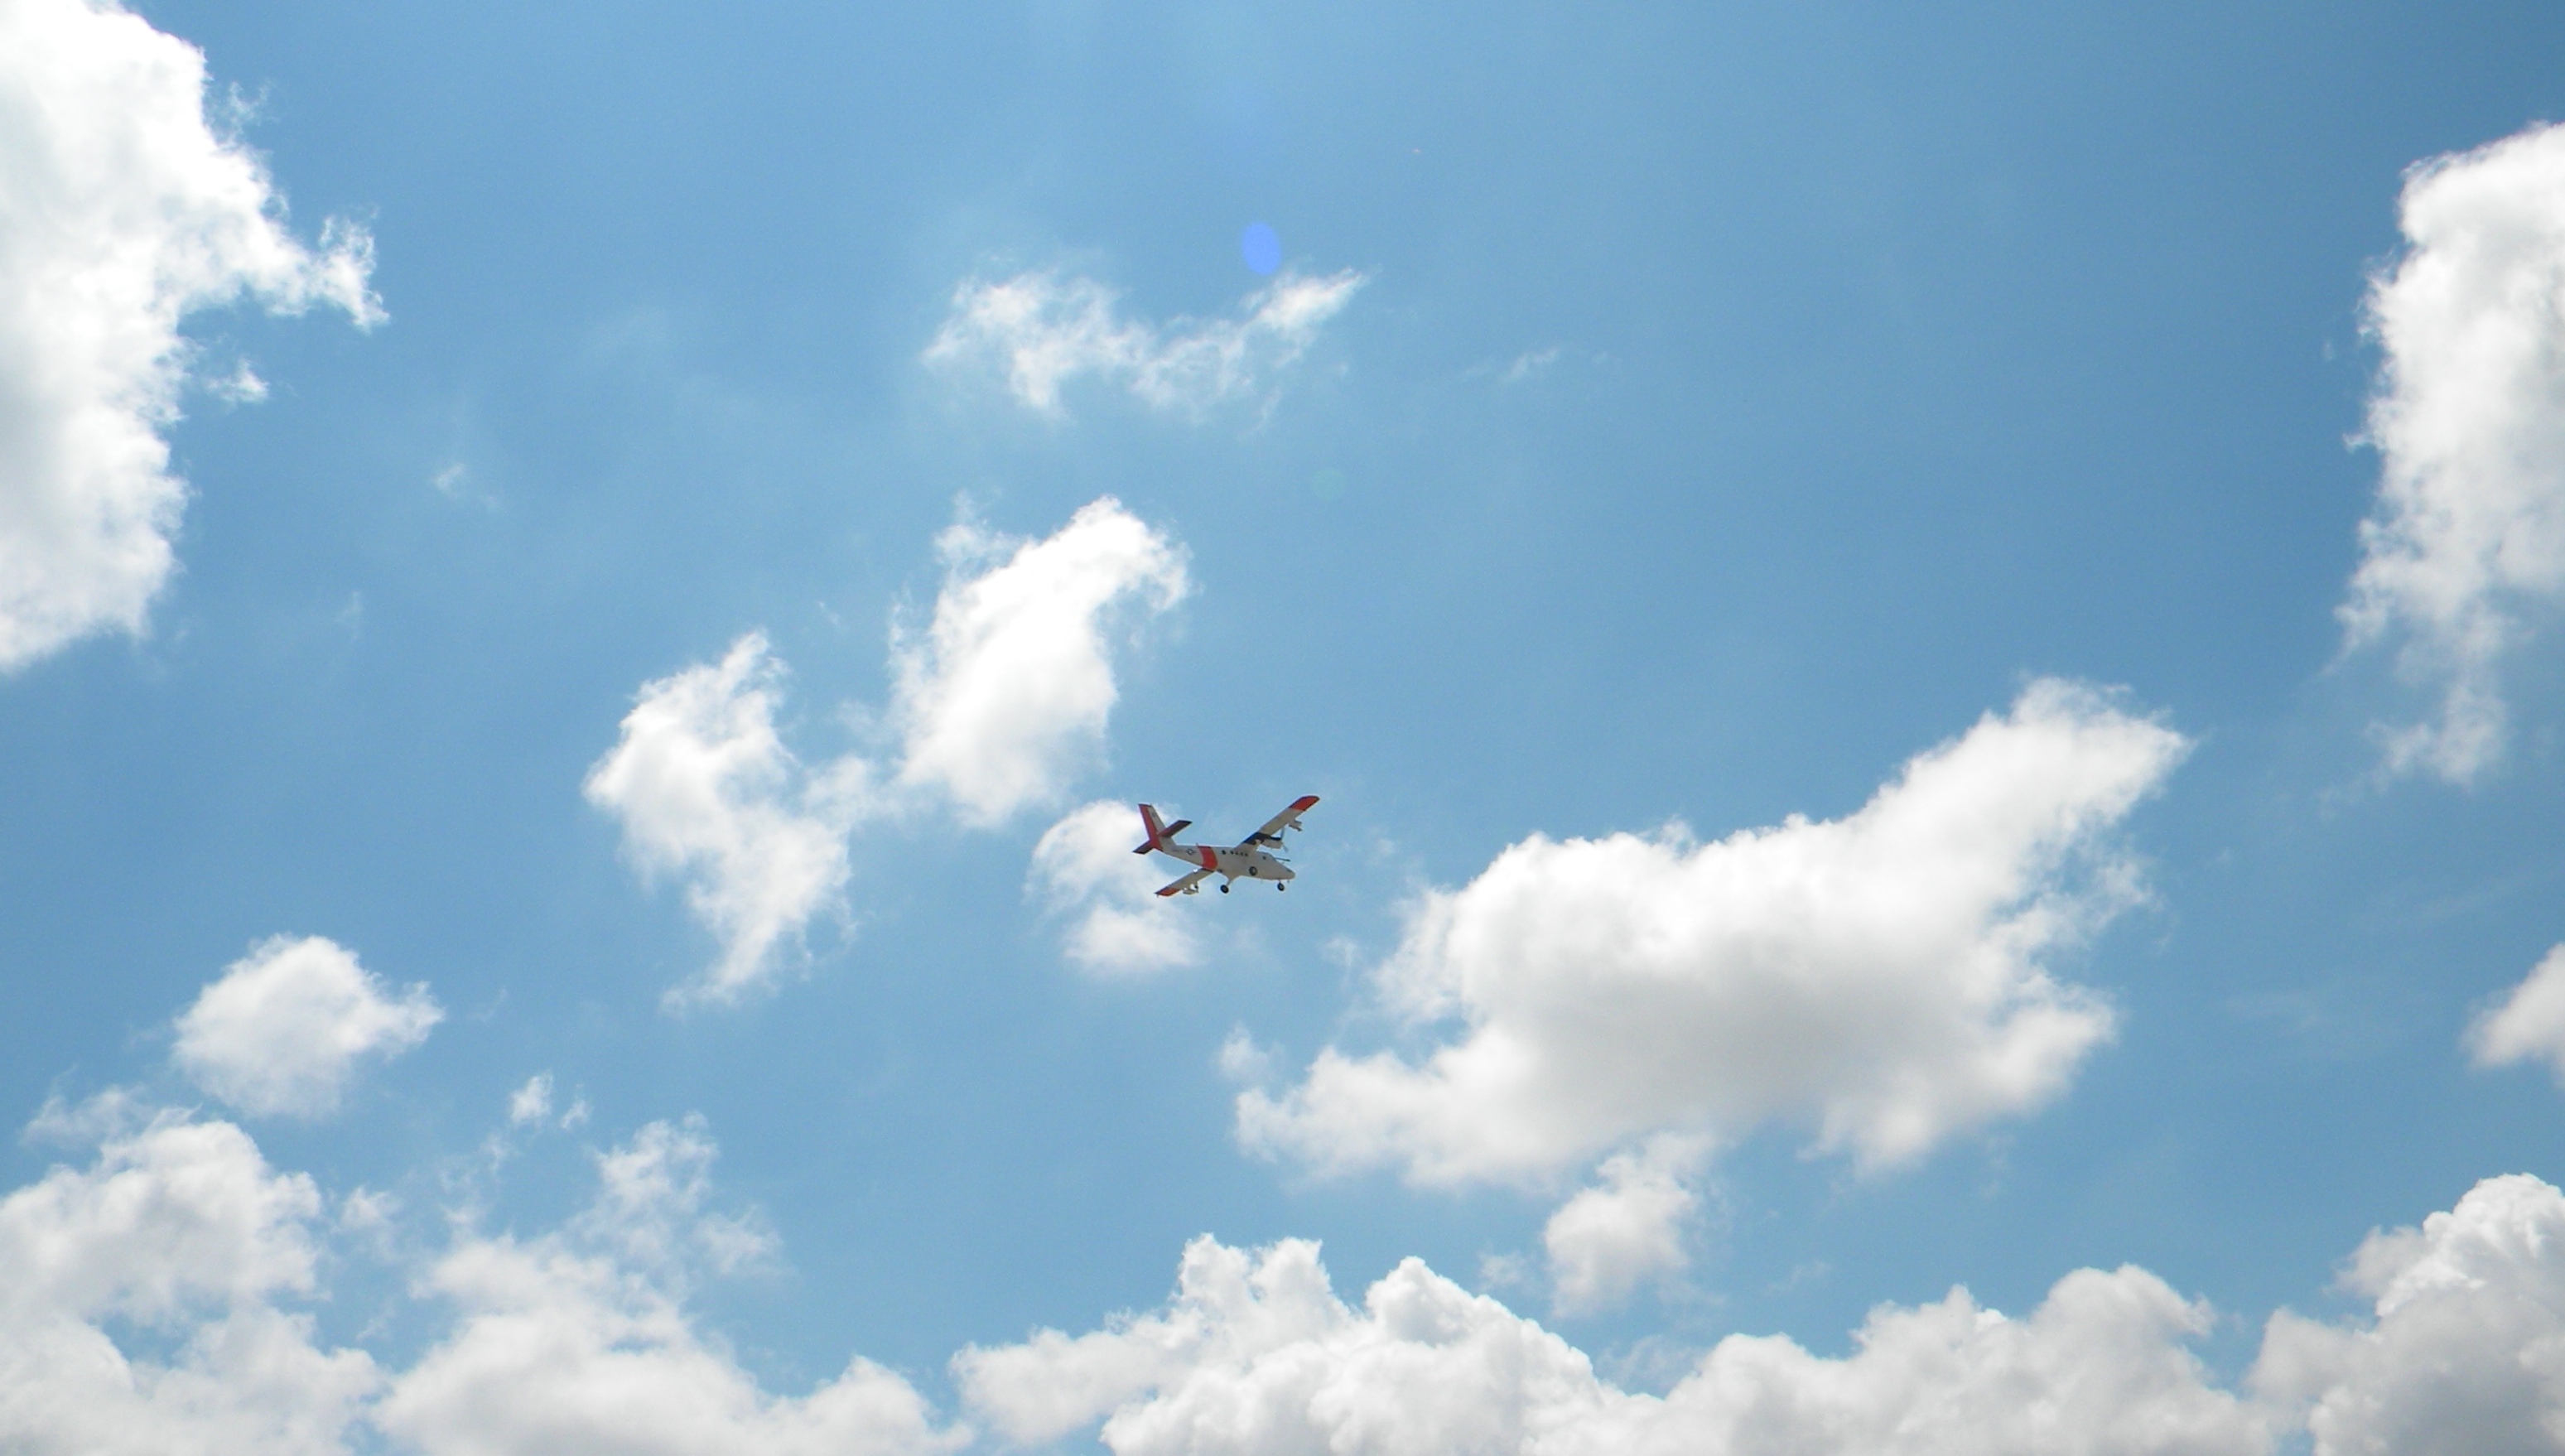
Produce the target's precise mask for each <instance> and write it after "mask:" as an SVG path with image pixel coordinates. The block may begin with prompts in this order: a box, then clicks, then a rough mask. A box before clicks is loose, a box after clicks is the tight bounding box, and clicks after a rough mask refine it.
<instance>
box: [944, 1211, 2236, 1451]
mask: <svg viewBox="0 0 2565 1456" xmlns="http://www.w3.org/2000/svg"><path fill="white" fill-rule="evenodd" d="M2209 1320H2210V1312H2209V1311H2208V1309H2207V1308H2206V1307H2204V1306H2200V1305H2196V1304H2192V1303H2189V1302H2186V1301H2184V1300H2183V1299H2182V1298H2181V1297H2180V1296H2178V1295H2176V1294H2175V1293H2174V1292H2173V1291H2172V1290H2171V1289H2169V1288H2167V1287H2166V1286H2165V1284H2164V1283H2163V1282H2162V1281H2161V1280H2158V1279H2157V1278H2156V1277H2155V1276H2153V1275H2151V1274H2148V1273H2146V1272H2145V1271H2144V1270H2139V1269H2122V1270H2120V1271H2118V1272H2117V1273H2110V1274H2105V1273H2102V1272H2100V1271H2098V1270H2082V1271H2079V1272H2077V1273H2075V1274H2071V1275H2069V1276H2067V1277H2066V1278H2065V1279H2064V1280H2061V1281H2059V1283H2058V1285H2057V1287H2056V1288H2055V1289H2054V1290H2053V1291H2051V1292H2050V1294H2049V1297H2048V1299H2047V1300H2046V1301H2045V1302H2044V1303H2043V1304H2041V1306H2040V1307H2039V1308H2038V1309H2037V1310H2036V1311H2034V1312H2032V1314H2031V1315H2030V1316H2029V1317H2028V1318H2027V1319H2022V1320H2008V1319H2006V1318H2004V1317H2003V1316H2001V1315H1999V1314H1997V1313H1995V1312H1993V1311H1990V1310H1985V1309H1982V1308H1981V1307H1979V1306H1978V1305H1977V1304H1976V1303H1975V1302H1974V1301H1972V1300H1971V1299H1970V1298H1969V1296H1968V1294H1967V1293H1966V1292H1965V1291H1961V1290H1954V1291H1952V1292H1951V1295H1950V1297H1949V1298H1948V1299H1946V1300H1944V1301H1943V1302H1942V1303H1940V1304H1937V1305H1925V1306H1922V1307H1919V1308H1914V1309H1900V1308H1897V1307H1894V1306H1882V1307H1881V1308H1880V1309H1878V1310H1877V1311H1875V1312H1874V1313H1873V1314H1872V1315H1871V1317H1870V1320H1869V1321H1868V1323H1867V1324H1865V1325H1864V1326H1863V1328H1862V1330H1861V1331H1860V1332H1859V1334H1858V1335H1856V1337H1855V1345H1856V1347H1855V1349H1854V1351H1853V1353H1852V1354H1850V1355H1848V1356H1846V1357H1845V1358H1842V1359H1824V1358H1820V1357H1818V1356H1815V1355H1812V1354H1809V1353H1808V1352H1807V1351H1806V1350H1804V1349H1802V1348H1800V1347H1799V1346H1798V1345H1797V1344H1795V1343H1793V1342H1792V1341H1790V1340H1788V1339H1784V1338H1779V1337H1769V1338H1752V1337H1748V1336H1743V1335H1739V1336H1732V1337H1730V1338H1728V1339H1725V1340H1722V1341H1721V1342H1720V1344H1719V1345H1718V1346H1717V1347H1716V1348H1714V1349H1713V1350H1712V1351H1711V1352H1710V1353H1709V1354H1708V1355H1707V1356H1705V1357H1704V1358H1703V1359H1702V1361H1701V1363H1700V1365H1699V1366H1698V1367H1697V1368H1696V1369H1695V1370H1694V1371H1693V1372H1692V1373H1691V1374H1690V1375H1689V1376H1687V1377H1686V1378H1685V1379H1684V1380H1683V1381H1682V1382H1681V1383H1679V1384H1678V1385H1676V1386H1675V1387H1674V1389H1672V1390H1671V1391H1669V1392H1668V1393H1667V1394H1665V1395H1664V1396H1662V1397H1660V1396H1654V1395H1648V1394H1644V1393H1634V1392H1630V1391H1625V1390H1622V1389H1619V1388H1616V1387H1615V1386H1613V1385H1611V1384H1609V1383H1607V1382H1605V1381H1602V1380H1600V1379H1598V1378H1597V1377H1596V1376H1595V1373H1594V1369H1593V1366H1592V1364H1591V1362H1590V1361H1589V1360H1588V1359H1587V1358H1586V1356H1585V1355H1584V1354H1583V1353H1581V1352H1579V1351H1578V1350H1576V1349H1575V1348H1573V1347H1571V1346H1570V1345H1568V1344H1567V1343H1566V1342H1565V1341H1563V1340H1561V1339H1560V1338H1559V1337H1558V1336H1556V1335H1551V1334H1550V1333H1548V1332H1547V1331H1544V1330H1542V1329H1541V1328H1540V1327H1539V1326H1537V1325H1535V1324H1533V1323H1531V1322H1530V1321H1528V1320H1524V1319H1521V1318H1519V1317H1517V1316H1516V1315H1514V1314H1513V1313H1511V1312H1510V1311H1508V1310H1507V1309H1506V1308H1505V1307H1504V1306H1502V1305H1500V1304H1498V1303H1497V1302H1496V1301H1494V1300H1490V1299H1486V1298H1483V1297H1480V1296H1475V1295H1472V1294H1470V1293H1469V1292H1467V1291H1465V1290H1463V1289H1461V1288H1459V1287H1458V1286H1456V1285H1454V1284H1452V1283H1451V1282H1450V1281H1448V1280H1445V1279H1443V1278H1441V1277H1440V1276H1438V1275H1436V1274H1435V1273H1434V1272H1433V1271H1432V1270H1430V1269H1428V1268H1426V1267H1425V1265H1424V1264H1422V1263H1420V1262H1418V1261H1416V1260H1414V1259H1410V1260H1408V1261H1406V1262H1405V1263H1403V1264H1401V1265H1400V1266H1399V1267H1398V1268H1397V1269H1395V1270H1393V1271H1392V1272H1391V1273H1390V1274H1389V1275H1388V1276H1387V1277H1386V1278H1384V1279H1382V1280H1381V1281H1380V1282H1379V1283H1378V1284H1375V1285H1373V1286H1372V1288H1371V1290H1370V1292H1369V1294H1368V1295H1367V1296H1366V1297H1365V1299H1364V1305H1363V1308H1362V1309H1361V1310H1358V1311H1357V1310H1353V1309H1349V1308H1347V1307H1346V1306H1345V1305H1343V1304H1342V1303H1341V1302H1339V1301H1338V1300H1337V1299H1336V1297H1335V1294H1334V1292H1333V1290H1332V1289H1331V1288H1330V1287H1329V1284H1328V1281H1327V1276H1326V1271H1325V1270H1324V1269H1323V1268H1322V1267H1321V1266H1320V1265H1319V1262H1318V1251H1317V1246H1315V1245H1314V1244H1309V1243H1305V1242H1300V1241H1285V1242H1283V1243H1280V1244H1277V1245H1275V1246H1273V1247H1272V1248H1270V1249H1266V1250H1262V1251H1259V1252H1257V1253H1254V1254H1250V1253H1247V1252H1244V1251H1241V1250H1237V1249H1231V1248H1225V1247H1223V1246H1221V1245H1219V1244H1217V1243H1214V1242H1213V1241H1211V1240H1210V1239H1198V1240H1196V1241H1195V1242H1194V1244H1193V1245H1192V1246H1191V1247H1189V1248H1188V1249H1187V1250H1186V1251H1185V1257H1184V1263H1183V1267H1182V1269H1181V1271H1180V1274H1179V1283H1178V1288H1177V1292H1176V1296H1175V1298H1174V1299H1173V1300H1171V1301H1170V1302H1169V1303H1168V1304H1167V1306H1166V1307H1165V1308H1164V1309H1163V1310H1160V1311H1158V1312H1155V1313H1152V1314H1148V1315H1144V1316H1139V1317H1126V1318H1124V1319H1121V1320H1117V1321H1115V1322H1113V1323H1112V1324H1110V1325H1108V1326H1106V1327H1105V1328H1104V1329H1101V1330H1098V1331H1094V1332H1091V1333H1089V1334H1086V1335H1078V1336H1075V1337H1071V1336H1068V1335H1062V1334H1060V1333H1058V1332H1056V1331H1043V1332H1041V1333H1039V1334H1037V1335H1035V1336H1034V1337H1033V1338H1032V1339H1030V1340H1028V1341H1026V1342H1025V1343H1023V1344H1016V1345H1008V1346H1003V1347H999V1348H994V1349H981V1348H971V1349H966V1350H964V1351H963V1352H962V1353H961V1354H959V1355H957V1356H956V1357H955V1359H954V1362H953V1365H954V1375H955V1379H956V1382H957V1383H958V1384H959V1386H960V1387H961V1389H962V1391H963V1395H964V1398H965V1400H966V1402H967V1403H968V1404H969V1406H970V1407H971V1409H972V1410H973V1411H975V1412H976V1413H977V1414H979V1415H980V1416H981V1417H982V1418H983V1419H985V1420H987V1421H988V1422H989V1423H990V1425H991V1426H993V1427H994V1428H995V1429H996V1430H997V1431H998V1432H999V1433H1001V1434H1002V1435H1004V1436H1006V1437H1007V1438H1009V1439H1011V1440H1014V1441H1018V1442H1023V1443H1034V1442H1040V1441H1046V1440H1050V1439H1054V1438H1056V1437H1058V1436H1061V1435H1065V1434H1068V1433H1069V1432H1072V1431H1075V1430H1078V1429H1080V1428H1082V1427H1085V1426H1088V1425H1091V1424H1093V1423H1094V1422H1096V1421H1098V1420H1099V1419H1100V1420H1101V1421H1102V1422H1103V1427H1102V1432H1101V1434H1102V1438H1103V1441H1104V1444H1105V1445H1106V1446H1108V1447H1110V1448H1111V1449H1112V1450H1113V1451H1114V1452H1115V1453H1117V1456H1176V1453H1210V1452H1221V1453H1228V1456H1267V1453H1272V1456H1283V1453H1301V1452H1314V1451H1325V1452H1331V1453H1335V1456H1371V1453H1380V1456H1390V1453H1404V1452H1413V1451H1434V1452H1445V1453H1453V1456H1476V1453H1489V1456H1495V1453H1509V1456H1512V1453H1539V1456H1586V1453H1592V1456H1607V1453H1608V1456H1648V1453H1667V1456H1672V1453H1675V1452H1698V1451H1753V1452H1761V1453H1770V1456H1799V1453H1806V1456H1816V1453H1828V1456H1854V1453H1860V1456H1881V1453H1898V1452H1913V1453H1928V1452H1929V1453H1946V1452H1960V1451H1967V1452H1972V1453H1986V1456H2001V1453H2022V1456H2030V1453H2041V1456H2049V1453H2056V1452H2092V1453H2104V1452H2108V1453H2115V1456H2139V1453H2165V1456H2172V1453H2185V1456H2228V1453H2232V1456H2247V1453H2260V1452H2263V1451H2266V1450H2268V1449H2269V1444H2270V1442H2269V1436H2268V1433H2267V1431H2266V1429H2265V1423H2264V1420H2263V1418H2262V1417H2261V1415H2260V1413H2259V1412H2258V1411H2257V1409H2256V1408H2255V1407H2253V1406H2252V1405H2250V1404H2248V1403H2247V1402H2244V1401H2240V1400H2238V1399H2237V1398H2236V1397H2234V1396H2233V1395H2231V1394H2228V1393H2225V1392H2223V1391H2219V1390H2216V1389H2215V1388H2213V1387H2211V1386H2210V1385H2209V1384H2208V1383H2207V1381H2206V1380H2205V1379H2204V1377H2203V1372H2202V1368H2201V1365H2200V1362H2199V1360H2198V1359H2197V1358H2196V1357H2194V1356H2193V1354H2192V1353H2191V1351H2190V1349H2189V1347H2188V1345H2187V1341H2188V1340H2189V1339H2191V1338H2193V1337H2195V1336H2197V1335H2201V1334H2203V1333H2205V1331H2206V1330H2207V1329H2208V1326H2209Z"/></svg>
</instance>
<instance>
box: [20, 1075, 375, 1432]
mask: <svg viewBox="0 0 2565 1456" xmlns="http://www.w3.org/2000/svg"><path fill="white" fill-rule="evenodd" d="M320 1212H321V1195H320V1191H319V1190H318V1189H317V1188H316V1187H314V1186H313V1183H312V1180H311V1179H309V1178H306V1177H302V1176H300V1175H290V1174H280V1173H276V1172H274V1171H272V1170H271V1169H270V1168H269V1167H268V1166H267V1163H266V1161H265V1160H264V1159H263V1158H261V1157H260V1156H259V1152H258V1149H257V1147H256V1146H255V1145H254V1144H252V1143H251V1141H250V1139H249V1137H248V1136H247V1135H246V1134H244V1133H243V1132H242V1131H241V1130H240V1129H239V1128H237V1127H234V1126H232V1125H231V1124H229V1123H225V1122H192V1121H188V1120H186V1119H184V1118H183V1117H179V1116H176V1115H170V1114H164V1115H162V1116H160V1117H158V1118H156V1119H154V1120H152V1121H151V1122H150V1123H149V1124H148V1125H147V1126H145V1127H143V1128H141V1129H139V1130H137V1131H129V1132H126V1133H123V1134H120V1135H117V1136H116V1137H113V1138H111V1139H109V1140H108V1141H107V1142H106V1144H105V1145H104V1146H103V1147H101V1148H100V1149H99V1152H98V1155H97V1158H96V1160H95V1161H94V1162H93V1163H92V1165H91V1166H89V1167H87V1168H81V1169H75V1168H69V1167H57V1168H55V1169H54V1170H53V1171H52V1172H50V1173H48V1174H46V1175H45V1177H44V1178H42V1179H41V1180H39V1181H37V1182H35V1183H33V1184H30V1185H28V1186H26V1187H24V1188H20V1189H18V1190H17V1191H16V1192H14V1193H11V1194H10V1195H9V1196H8V1197H7V1198H6V1199H5V1200H0V1449H6V1450H9V1451H20V1452H28V1453H31V1456H52V1453H63V1456H70V1453H74V1452H78V1453H83V1456H104V1453H117V1456H169V1453H190V1456H220V1453H227V1452H236V1451H260V1452H277V1453H280V1456H299V1453H315V1456H318V1453H336V1452H341V1451H344V1450H346V1449H347V1446H346V1441H345V1434H346V1432H347V1430H348V1429H349V1428H350V1425H351V1424H352V1423H353V1422H354V1421H355V1420H356V1419H357V1418H358V1417H359V1415H360V1414H361V1412H362V1409H363V1404H364V1402H365V1401H366V1400H367V1399H368V1398H369V1397H371V1396H372V1395H373V1393H374V1392H375V1390H376V1389H377V1388H378V1386H379V1385H380V1383H381V1376H380V1373H379V1372H378V1371H377V1370H376V1368H375V1366H374V1362H373V1360H372V1359H371V1358H370V1357H369V1356H367V1355H366V1354H365V1353H364V1352H362V1351H360V1350H352V1349H323V1348H321V1347H320V1346H319V1345H318V1344H316V1343H315V1342H314V1339H313V1331H312V1323H311V1320H310V1319H309V1317H307V1316H305V1315H302V1314H299V1313H296V1312H293V1311H291V1310H290V1309H287V1308H283V1307H281V1306H280V1304H279V1301H290V1300H292V1299H295V1298H298V1297H303V1296H309V1295H312V1294H314V1293H316V1279H315V1273H316V1269H317V1266H318V1259H319V1246H318V1244H317V1242H316V1239H315V1237H314V1231H313V1224H314V1220H315V1219H316V1218H317V1217H318V1216H319V1214H320ZM136 1335H141V1336H142V1339H141V1340H140V1341H139V1342H140V1343H142V1344H143V1345H144V1346H145V1347H152V1346H158V1347H163V1348H166V1349H167V1350H168V1351H169V1352H168V1354H167V1355H166V1356H165V1357H159V1358H154V1357H152V1356H150V1355H146V1354H140V1353H136V1352H135V1345H136V1343H137V1340H136V1338H135V1336H136Z"/></svg>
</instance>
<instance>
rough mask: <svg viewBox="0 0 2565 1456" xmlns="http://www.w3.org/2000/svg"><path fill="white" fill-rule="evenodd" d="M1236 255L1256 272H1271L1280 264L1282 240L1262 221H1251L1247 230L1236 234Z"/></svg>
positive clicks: (1280, 265)
mask: <svg viewBox="0 0 2565 1456" xmlns="http://www.w3.org/2000/svg"><path fill="white" fill-rule="evenodd" d="M1238 256H1240V257H1241V258H1244V259H1246V260H1247V266H1248V267H1250V268H1253V269H1255V270H1256V271H1257V272H1259V273H1271V272H1273V271H1274V270H1275V269H1277V268H1280V267H1282V239H1281V238H1278V237H1276V236H1274V229H1272V228H1270V227H1267V226H1266V225H1265V224H1264V223H1261V222H1251V223H1249V224H1248V225H1247V231H1245V232H1243V233H1240V234H1239V235H1238Z"/></svg>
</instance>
